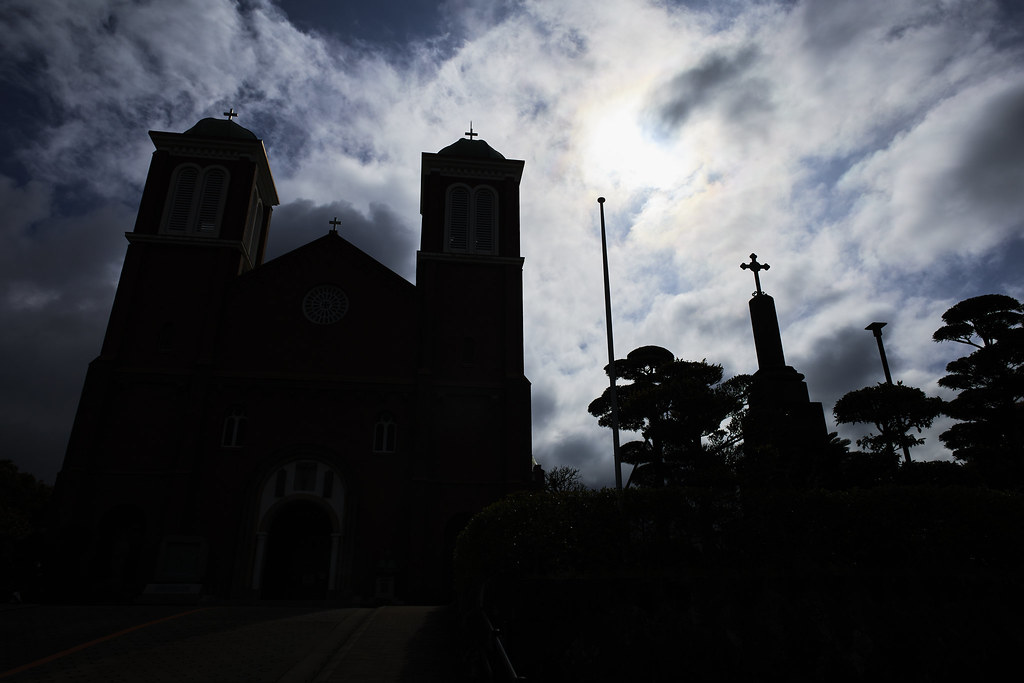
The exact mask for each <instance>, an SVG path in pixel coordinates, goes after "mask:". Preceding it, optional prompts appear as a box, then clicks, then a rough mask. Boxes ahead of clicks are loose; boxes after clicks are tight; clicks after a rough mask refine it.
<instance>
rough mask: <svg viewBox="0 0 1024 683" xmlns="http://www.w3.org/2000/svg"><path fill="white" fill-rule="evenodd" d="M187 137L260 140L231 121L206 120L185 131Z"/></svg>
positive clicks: (246, 129)
mask: <svg viewBox="0 0 1024 683" xmlns="http://www.w3.org/2000/svg"><path fill="white" fill-rule="evenodd" d="M184 134H185V135H192V136H195V137H197V138H219V139H222V140H224V139H228V140H258V139H259V138H257V137H256V136H255V135H254V134H253V132H252V131H251V130H249V129H248V128H242V127H241V126H240V125H238V124H237V123H235V122H234V121H231V120H229V119H215V118H205V119H203V120H202V121H200V122H199V123H197V124H196V125H194V126H192V127H191V128H189V129H188V130H186V131H185V133H184Z"/></svg>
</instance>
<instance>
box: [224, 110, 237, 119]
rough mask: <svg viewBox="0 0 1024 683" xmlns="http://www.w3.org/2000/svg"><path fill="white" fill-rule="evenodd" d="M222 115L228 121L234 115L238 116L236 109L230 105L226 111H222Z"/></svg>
mask: <svg viewBox="0 0 1024 683" xmlns="http://www.w3.org/2000/svg"><path fill="white" fill-rule="evenodd" d="M224 116H226V117H228V121H230V120H231V119H233V118H234V117H236V116H238V112H237V111H235V108H234V107H231V108H230V109H228V110H227V111H226V112H224Z"/></svg>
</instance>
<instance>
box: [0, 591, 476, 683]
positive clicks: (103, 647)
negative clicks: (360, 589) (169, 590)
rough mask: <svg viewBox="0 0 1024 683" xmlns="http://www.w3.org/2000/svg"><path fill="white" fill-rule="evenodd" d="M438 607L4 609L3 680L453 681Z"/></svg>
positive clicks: (457, 671) (452, 654)
mask: <svg viewBox="0 0 1024 683" xmlns="http://www.w3.org/2000/svg"><path fill="white" fill-rule="evenodd" d="M454 634H455V617H454V615H453V612H452V611H451V610H450V609H449V608H446V607H378V608H342V609H324V608H323V607H316V606H303V605H256V606H235V605H230V606H229V605H218V606H208V607H195V606H191V607H171V606H155V605H134V606H128V605H114V606H103V605H100V606H84V605H76V606H59V605H23V606H16V607H14V606H11V607H0V680H2V681H3V683H7V682H8V681H10V682H11V683H16V682H17V683H21V682H27V681H104V682H109V683H116V682H120V681H124V682H126V683H127V682H131V683H136V682H138V681H147V682H150V681H153V682H156V681H174V682H175V683H178V682H180V681H197V682H207V681H209V682H210V683H219V682H225V683H230V682H234V681H238V682H245V683H250V682H259V681H267V682H270V681H281V682H298V681H318V682H321V681H368V682H378V681H379V682H381V683H384V682H391V681H425V682H433V681H446V682H447V681H459V680H464V679H465V676H464V675H463V674H464V671H463V668H464V667H463V661H464V659H465V658H464V657H462V656H460V653H459V651H458V647H457V645H456V639H455V635H454Z"/></svg>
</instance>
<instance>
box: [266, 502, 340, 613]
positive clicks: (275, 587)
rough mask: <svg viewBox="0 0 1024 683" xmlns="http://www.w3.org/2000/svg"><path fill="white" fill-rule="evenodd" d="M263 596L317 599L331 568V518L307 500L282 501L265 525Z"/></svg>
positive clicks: (323, 594)
mask: <svg viewBox="0 0 1024 683" xmlns="http://www.w3.org/2000/svg"><path fill="white" fill-rule="evenodd" d="M267 531H268V534H267V549H266V560H265V565H264V567H265V569H264V575H263V590H262V595H263V597H264V598H269V599H278V600H281V599H284V600H321V599H323V598H325V597H326V596H327V587H328V577H329V576H330V570H331V532H332V531H333V529H332V527H331V520H330V518H329V517H328V515H327V512H326V511H325V510H324V509H323V508H322V507H321V506H319V505H317V504H316V503H314V502H312V501H309V500H292V501H288V502H286V503H284V504H283V505H282V507H281V509H280V510H278V511H277V512H276V514H274V516H273V519H271V520H270V524H269V528H268V529H267Z"/></svg>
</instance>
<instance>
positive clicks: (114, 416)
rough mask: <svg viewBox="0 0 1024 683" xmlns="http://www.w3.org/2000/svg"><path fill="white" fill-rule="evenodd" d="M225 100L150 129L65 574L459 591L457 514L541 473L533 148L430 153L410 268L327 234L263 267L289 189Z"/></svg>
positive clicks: (161, 587)
mask: <svg viewBox="0 0 1024 683" xmlns="http://www.w3.org/2000/svg"><path fill="white" fill-rule="evenodd" d="M233 115H234V112H233V111H231V112H228V118H227V119H213V118H207V119H203V120H202V121H200V122H199V123H197V124H196V125H195V126H193V127H192V128H191V129H189V130H188V131H186V132H184V133H170V132H157V131H151V132H150V137H151V138H152V140H153V143H154V145H155V147H156V151H155V152H154V154H153V159H152V163H151V166H150V170H149V176H148V179H147V181H146V185H145V189H144V191H143V194H142V200H141V203H140V206H139V212H138V218H137V221H136V223H135V227H134V230H133V231H132V232H129V233H127V235H126V236H127V238H128V250H127V255H126V257H125V261H124V267H123V270H122V273H121V279H120V282H119V284H118V288H117V294H116V297H115V300H114V305H113V309H112V311H111V315H110V321H109V324H108V327H107V332H106V336H105V338H104V341H103V346H102V350H101V352H100V355H99V357H97V358H96V359H95V360H94V361H93V362H92V363H91V364H90V366H89V370H88V374H87V377H86V381H85V386H84V389H83V392H82V397H81V401H80V404H79V408H78V413H77V416H76V418H75V423H74V427H73V430H72V435H71V438H70V441H69V445H68V450H67V454H66V457H65V461H64V465H63V469H62V471H61V473H60V475H59V477H58V480H57V485H56V492H55V497H56V500H55V503H56V509H57V517H56V519H55V524H56V528H57V530H58V536H59V538H60V542H59V546H60V548H61V557H60V559H59V561H58V562H57V565H58V567H59V570H60V573H61V575H62V576H63V579H62V581H61V583H62V585H63V586H64V590H65V591H66V592H68V593H69V594H73V595H78V596H81V597H94V598H104V599H110V598H116V599H135V600H143V601H146V600H151V601H172V600H183V601H188V600H197V599H202V598H204V597H217V598H232V599H268V598H283V599H317V600H319V599H332V600H339V601H349V602H364V603H365V602H375V601H376V602H387V601H435V600H442V599H445V598H446V597H447V596H448V591H449V589H450V572H451V556H452V551H453V548H454V544H455V539H456V536H457V534H458V533H459V531H460V530H461V529H462V528H463V526H464V525H465V523H466V522H467V521H468V520H469V518H470V517H471V516H472V515H473V514H474V513H476V512H477V511H479V510H480V509H482V508H483V507H484V506H486V505H487V504H489V503H490V502H492V501H494V500H496V499H498V498H500V497H501V496H503V495H504V494H506V493H508V492H511V491H514V490H518V489H523V488H529V487H532V486H535V485H536V484H537V479H538V477H539V476H542V475H541V474H540V473H539V472H538V471H536V470H537V469H538V468H536V466H535V463H534V461H533V458H532V454H531V432H530V429H531V427H530V383H529V381H528V380H527V378H526V377H525V375H524V371H523V288H522V268H523V258H522V256H521V255H520V244H519V236H520V229H519V183H520V179H521V176H522V172H523V162H522V161H519V160H512V159H506V158H505V157H504V156H502V155H501V154H499V153H498V152H497V151H495V150H494V149H492V148H491V147H490V146H489V145H488V144H487V143H486V142H484V141H483V140H477V139H473V138H474V136H475V135H476V134H475V133H472V131H471V134H468V135H469V137H468V139H467V138H463V139H459V140H458V141H456V142H455V143H454V144H452V145H450V146H448V147H445V148H444V149H442V150H440V151H439V152H437V153H436V154H431V153H424V154H423V155H422V184H421V203H420V213H421V214H422V233H421V242H420V249H419V251H418V252H417V255H416V256H417V258H416V284H415V285H412V284H410V283H409V282H408V281H406V280H405V279H403V278H402V277H400V276H399V275H397V274H396V273H394V272H392V271H391V270H389V269H388V268H387V267H385V266H383V265H382V264H380V263H378V262H377V261H375V260H374V259H373V258H371V257H370V256H368V255H367V254H366V253H364V252H362V251H360V250H359V249H358V248H356V247H355V246H353V245H352V244H350V243H349V242H347V241H346V240H345V239H344V238H343V237H342V236H341V235H339V234H338V232H337V231H336V230H334V229H332V230H331V231H330V232H328V233H327V234H325V235H324V236H323V237H320V238H319V239H316V240H314V241H312V242H310V243H308V244H306V245H304V246H302V247H299V248H298V249H295V250H294V251H291V252H289V253H286V254H284V255H282V256H280V257H278V258H275V259H273V260H271V261H268V262H266V263H264V252H265V248H266V244H267V235H268V232H269V229H270V217H271V212H272V208H273V207H274V206H275V205H277V204H278V203H279V201H278V196H277V191H276V189H275V186H274V181H273V178H272V176H271V171H270V165H269V162H268V159H267V154H266V151H265V149H264V146H263V142H262V141H261V140H259V139H258V138H257V137H256V136H255V135H254V134H253V133H252V132H250V131H249V130H247V129H245V128H243V127H242V126H240V125H238V124H237V123H235V122H234V121H232V120H231V117H232V116H233ZM327 218H329V217H328V216H325V217H324V219H325V221H326V220H327ZM335 225H336V224H335Z"/></svg>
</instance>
